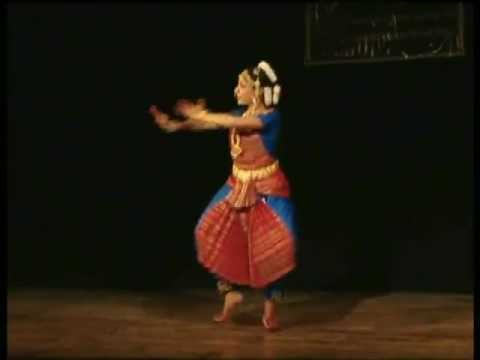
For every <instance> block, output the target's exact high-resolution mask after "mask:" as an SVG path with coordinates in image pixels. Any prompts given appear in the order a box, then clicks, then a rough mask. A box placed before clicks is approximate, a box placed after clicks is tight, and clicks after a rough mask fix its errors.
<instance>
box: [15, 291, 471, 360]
mask: <svg viewBox="0 0 480 360" xmlns="http://www.w3.org/2000/svg"><path fill="white" fill-rule="evenodd" d="M221 304H222V303H221V299H220V298H219V297H218V296H217V295H216V294H215V291H214V289H212V290H184V291H178V292H170V293H162V292H133V291H132V292H127V291H115V290H101V291H99V290H51V289H11V290H9V291H8V297H7V306H8V308H7V336H8V338H7V339H8V341H7V344H8V355H9V358H11V359H14V358H25V359H26V358H29V359H34V358H42V357H43V358H90V359H91V358H97V359H109V358H129V359H133V358H190V359H193V358H194V359H220V358H229V359H246V358H250V359H284V358H290V359H300V358H302V359H303V358H306V359H308V358H311V359H473V296H472V295H460V294H459V295H456V294H427V293H388V294H359V293H342V294H339V293H321V292H315V293H308V292H289V293H288V294H287V297H286V299H285V301H284V303H283V304H282V306H281V309H280V319H281V322H282V325H283V327H282V330H281V331H279V332H275V333H269V332H267V331H266V330H264V329H263V327H262V326H261V314H262V305H263V304H262V296H261V293H259V292H255V291H247V292H246V293H245V302H244V303H243V304H242V306H241V307H240V308H239V309H238V312H237V315H236V316H235V317H234V319H233V320H232V322H231V323H229V324H215V323H213V322H212V321H211V318H212V315H213V314H214V313H216V312H217V311H218V310H220V308H221Z"/></svg>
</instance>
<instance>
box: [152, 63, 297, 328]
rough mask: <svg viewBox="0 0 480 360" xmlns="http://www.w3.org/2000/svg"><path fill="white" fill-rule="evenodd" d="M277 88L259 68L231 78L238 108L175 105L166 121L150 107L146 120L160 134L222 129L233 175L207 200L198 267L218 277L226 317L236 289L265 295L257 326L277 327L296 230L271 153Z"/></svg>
mask: <svg viewBox="0 0 480 360" xmlns="http://www.w3.org/2000/svg"><path fill="white" fill-rule="evenodd" d="M280 91H281V88H280V85H279V83H278V78H277V75H276V74H275V72H274V70H273V69H272V67H271V66H270V65H269V64H268V63H267V62H265V61H261V62H260V63H259V64H258V65H257V66H255V67H253V68H249V69H246V70H244V71H243V72H241V73H240V75H239V76H238V83H237V86H236V87H235V90H234V94H235V97H236V99H237V103H238V105H240V106H241V108H240V109H237V110H234V111H232V112H231V113H213V112H211V111H209V110H207V109H206V107H205V102H204V101H201V100H199V101H198V102H196V103H195V102H191V101H187V100H180V101H179V102H178V103H177V105H176V108H175V110H176V112H177V113H178V114H180V115H182V116H183V117H185V118H186V120H183V121H181V120H173V119H170V118H169V117H168V115H167V114H165V113H163V112H161V111H160V110H159V109H158V108H157V107H156V106H154V105H153V106H151V107H150V113H151V114H152V116H153V117H154V119H155V122H156V123H157V125H158V126H159V127H160V128H162V129H164V130H165V131H168V132H172V131H177V130H206V129H221V128H224V129H228V135H229V140H230V154H231V156H232V160H233V166H232V174H231V175H230V176H229V178H228V179H227V181H226V183H225V184H224V185H223V186H222V187H221V188H220V190H219V191H218V192H217V194H216V195H215V196H214V197H213V199H212V200H211V202H210V204H209V205H208V206H207V208H206V209H205V211H204V213H203V214H202V216H201V217H200V220H199V221H198V224H197V226H196V228H195V239H196V249H197V258H198V261H199V262H200V263H201V264H202V265H203V266H204V267H205V268H206V269H208V270H209V271H210V272H211V273H213V274H215V276H216V277H217V280H218V281H217V288H218V290H219V292H220V294H222V295H224V297H225V300H224V306H223V311H222V312H221V313H220V314H218V315H216V316H215V317H214V321H216V322H223V321H226V320H228V319H229V318H230V316H231V314H232V311H233V309H234V308H235V307H236V305H238V304H239V303H241V302H242V300H243V296H242V294H241V292H239V291H238V290H237V287H238V286H239V285H245V286H250V287H252V288H261V289H264V295H265V302H264V313H263V317H262V323H263V325H264V327H265V328H266V329H268V330H276V329H278V328H279V326H280V325H279V321H278V311H277V310H278V309H277V308H278V301H279V300H280V299H281V296H282V294H283V291H282V290H283V289H282V287H281V285H280V281H281V279H282V278H284V277H285V275H286V274H287V273H289V272H291V271H292V270H293V269H294V268H295V265H296V264H295V226H294V225H295V224H294V218H293V215H294V214H293V213H294V211H293V204H292V202H291V200H290V187H289V183H288V180H287V178H286V176H285V174H284V173H283V171H282V169H281V168H280V165H279V161H278V158H277V157H276V149H277V144H278V136H279V131H280V124H281V116H280V113H279V111H278V110H277V109H276V105H277V104H278V102H279V98H280Z"/></svg>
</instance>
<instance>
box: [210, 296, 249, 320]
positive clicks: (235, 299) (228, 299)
mask: <svg viewBox="0 0 480 360" xmlns="http://www.w3.org/2000/svg"><path fill="white" fill-rule="evenodd" d="M242 301H243V295H242V294H241V293H240V292H238V291H230V292H228V293H227V294H226V295H225V302H224V304H223V311H222V312H221V313H220V314H217V315H215V316H214V317H213V321H215V322H224V321H227V320H229V319H230V317H231V316H232V313H233V310H234V309H235V307H236V306H237V305H238V304H240V303H241V302H242Z"/></svg>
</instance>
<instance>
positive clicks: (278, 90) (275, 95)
mask: <svg viewBox="0 0 480 360" xmlns="http://www.w3.org/2000/svg"><path fill="white" fill-rule="evenodd" d="M281 91H282V88H281V87H280V85H278V84H276V85H275V86H274V87H273V99H272V100H273V104H274V105H277V104H278V101H279V100H280V93H281ZM267 106H268V105H267Z"/></svg>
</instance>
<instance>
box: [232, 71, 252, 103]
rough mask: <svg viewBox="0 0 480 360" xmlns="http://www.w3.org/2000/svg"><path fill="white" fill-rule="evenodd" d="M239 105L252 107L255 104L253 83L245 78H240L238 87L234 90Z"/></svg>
mask: <svg viewBox="0 0 480 360" xmlns="http://www.w3.org/2000/svg"><path fill="white" fill-rule="evenodd" d="M234 94H235V97H236V98H237V103H238V105H250V104H252V103H253V98H254V96H255V89H254V87H253V83H252V82H249V81H246V80H245V79H244V77H242V76H239V77H238V82H237V86H236V87H235V90H234Z"/></svg>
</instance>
